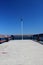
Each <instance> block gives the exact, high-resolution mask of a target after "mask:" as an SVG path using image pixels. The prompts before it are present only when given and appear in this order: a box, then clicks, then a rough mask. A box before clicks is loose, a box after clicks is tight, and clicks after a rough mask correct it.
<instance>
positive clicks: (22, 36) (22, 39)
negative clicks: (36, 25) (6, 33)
mask: <svg viewBox="0 0 43 65" xmlns="http://www.w3.org/2000/svg"><path fill="white" fill-rule="evenodd" d="M21 34H22V40H23V19H22V18H21Z"/></svg>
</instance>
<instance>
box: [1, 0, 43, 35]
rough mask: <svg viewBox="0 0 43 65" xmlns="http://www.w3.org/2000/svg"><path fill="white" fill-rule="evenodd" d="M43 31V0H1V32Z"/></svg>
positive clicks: (31, 32) (28, 32) (27, 32)
mask: <svg viewBox="0 0 43 65" xmlns="http://www.w3.org/2000/svg"><path fill="white" fill-rule="evenodd" d="M21 17H22V18H23V21H24V34H34V33H43V0H0V34H21V28H20V26H21V22H20V18H21Z"/></svg>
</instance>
